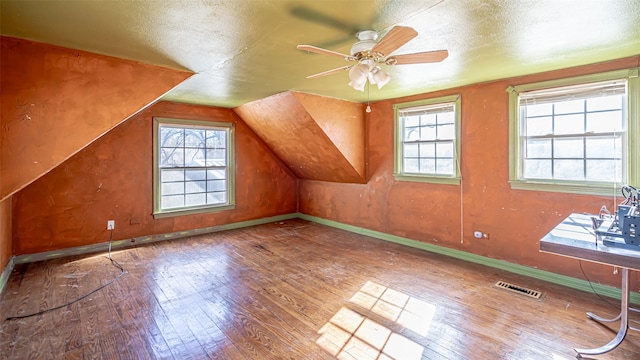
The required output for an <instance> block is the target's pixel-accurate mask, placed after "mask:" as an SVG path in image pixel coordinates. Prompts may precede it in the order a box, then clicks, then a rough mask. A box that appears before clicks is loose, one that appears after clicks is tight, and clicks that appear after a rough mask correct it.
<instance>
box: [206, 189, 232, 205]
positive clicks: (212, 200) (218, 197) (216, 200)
mask: <svg viewBox="0 0 640 360" xmlns="http://www.w3.org/2000/svg"><path fill="white" fill-rule="evenodd" d="M226 202H227V193H224V192H216V193H208V194H207V204H224V203H226Z"/></svg>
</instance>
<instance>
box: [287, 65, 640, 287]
mask: <svg viewBox="0 0 640 360" xmlns="http://www.w3.org/2000/svg"><path fill="white" fill-rule="evenodd" d="M639 65H640V57H633V58H630V59H622V60H619V61H614V62H609V63H603V64H597V65H591V66H585V67H580V68H575V69H566V70H561V71H555V72H550V73H545V74H538V75H532V76H526V77H520V78H514V79H507V80H503V81H495V82H490V83H483V84H475V85H471V86H465V87H462V88H458V89H451V90H446V91H440V92H436V93H430V94H421V95H418V96H412V97H407V98H402V99H395V100H389V101H383V102H378V103H376V104H372V110H373V111H372V112H371V113H370V117H369V119H368V122H367V125H368V144H369V149H368V153H369V168H370V171H371V175H370V179H369V182H368V183H367V184H362V185H359V184H337V183H328V182H317V181H311V180H301V182H300V187H299V191H300V200H299V201H300V204H299V211H300V212H302V213H305V214H309V215H313V216H317V217H320V218H325V219H330V220H335V221H338V222H341V223H345V224H349V225H354V226H359V227H363V228H367V229H373V230H377V231H381V232H384V233H388V234H393V235H398V236H402V237H406V238H410V239H414V240H418V241H422V242H426V243H432V244H435V245H440V246H444V247H448V248H454V249H460V250H463V251H467V252H470V253H474V254H478V255H483V256H488V257H491V258H495V259H502V260H506V261H509V262H512V263H516V264H521V265H525V266H530V267H536V268H541V269H544V270H548V271H552V272H556V273H560V274H565V275H568V276H573V277H580V278H582V273H581V270H580V266H579V263H578V261H576V260H573V259H568V258H563V257H560V256H557V255H551V254H545V253H540V252H539V240H540V238H542V237H543V236H544V235H545V234H546V233H547V232H548V231H549V230H551V229H552V228H553V227H554V226H555V225H557V224H558V223H560V221H561V220H562V219H564V218H565V217H566V216H568V215H569V214H571V213H572V212H591V213H595V212H597V211H598V210H599V209H600V206H602V205H604V204H606V205H607V207H608V208H609V209H612V208H613V199H612V198H608V197H598V196H585V195H574V194H564V193H551V192H539V191H524V190H511V188H510V186H509V183H508V177H509V173H508V172H509V163H508V161H509V137H508V121H509V119H508V94H507V92H506V91H505V90H506V88H507V87H508V86H509V85H517V84H523V83H530V82H536V81H543V80H549V79H554V78H562V77H569V76H576V75H581V74H588V73H594V72H601V71H608V70H613V69H621V68H630V67H636V66H639ZM453 94H460V95H461V96H462V110H461V111H462V133H461V146H462V148H461V154H462V161H461V162H462V164H461V172H462V183H461V185H460V186H453V185H437V184H426V183H415V182H402V181H395V179H394V177H393V161H394V159H393V148H394V144H393V123H394V115H393V109H392V105H393V104H394V103H400V102H406V101H413V100H418V99H426V98H432V97H439V96H446V95H453ZM474 230H480V231H483V232H485V233H489V236H490V239H489V240H478V239H475V238H474V237H473V231H474ZM583 267H584V269H585V271H587V272H588V273H589V274H591V276H592V277H593V279H594V280H597V281H603V282H606V283H608V284H610V285H614V286H619V280H618V278H617V277H613V276H612V275H611V273H612V271H611V268H610V267H605V266H601V265H596V264H592V263H587V262H584V264H583ZM632 276H633V277H635V281H636V284H640V282H638V274H633V275H632Z"/></svg>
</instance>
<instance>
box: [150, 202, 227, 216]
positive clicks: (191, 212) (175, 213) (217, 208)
mask: <svg viewBox="0 0 640 360" xmlns="http://www.w3.org/2000/svg"><path fill="white" fill-rule="evenodd" d="M235 208H236V206H235V204H231V205H221V206H213V207H204V208H197V209H184V210H167V211H162V212H160V211H158V212H154V213H153V218H154V219H162V218H168V217H175V216H184V215H194V214H203V213H217V212H220V211H225V210H233V209H235Z"/></svg>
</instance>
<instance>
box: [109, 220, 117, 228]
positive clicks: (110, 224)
mask: <svg viewBox="0 0 640 360" xmlns="http://www.w3.org/2000/svg"><path fill="white" fill-rule="evenodd" d="M115 228H116V221H115V220H107V230H113V229H115Z"/></svg>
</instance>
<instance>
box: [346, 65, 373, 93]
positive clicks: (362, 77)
mask: <svg viewBox="0 0 640 360" xmlns="http://www.w3.org/2000/svg"><path fill="white" fill-rule="evenodd" d="M368 75H369V66H368V65H366V64H363V63H359V64H358V65H354V66H352V67H351V69H349V80H351V81H350V82H349V86H351V87H352V88H354V89H355V90H359V91H364V86H365V84H366V83H367V77H368Z"/></svg>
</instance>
